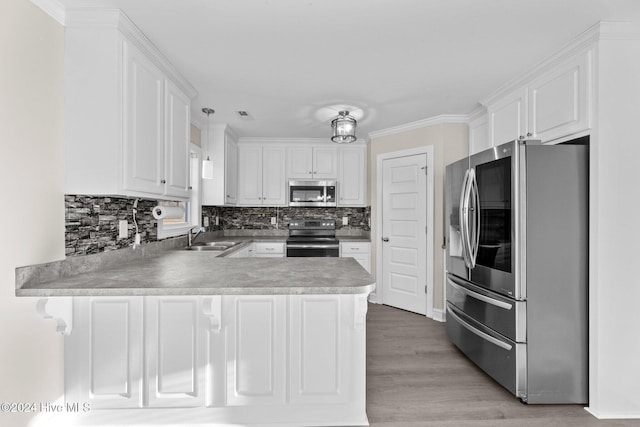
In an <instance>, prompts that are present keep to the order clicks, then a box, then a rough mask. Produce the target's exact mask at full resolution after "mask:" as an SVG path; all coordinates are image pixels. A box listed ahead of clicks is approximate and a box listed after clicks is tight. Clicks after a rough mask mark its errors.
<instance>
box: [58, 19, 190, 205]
mask: <svg viewBox="0 0 640 427" xmlns="http://www.w3.org/2000/svg"><path fill="white" fill-rule="evenodd" d="M65 19H66V23H65V117H66V120H65V126H66V130H65V173H66V176H65V193H67V194H96V195H99V194H104V195H123V196H131V197H162V198H165V199H176V200H180V199H185V198H187V197H189V180H188V178H189V166H188V165H189V149H188V144H189V134H190V113H189V110H190V104H191V99H192V98H193V97H195V96H196V94H197V92H196V91H195V89H194V88H193V87H192V86H191V85H190V84H189V83H188V82H187V81H186V80H184V78H183V77H182V76H181V75H180V74H179V73H178V72H177V70H175V68H174V67H173V66H172V65H171V64H170V63H169V62H168V61H167V60H166V58H164V57H163V56H162V54H161V53H160V52H159V51H158V50H157V49H156V48H155V47H154V46H153V45H151V43H150V42H149V41H148V40H147V39H146V38H145V37H144V35H142V33H140V31H139V30H138V29H137V28H136V27H135V25H134V24H133V23H132V22H131V21H129V19H128V18H127V17H126V16H125V15H124V14H122V12H120V11H119V10H115V9H113V10H104V9H96V10H68V11H67V13H66V18H65ZM96 22H99V23H100V25H96V24H95V23H96Z"/></svg>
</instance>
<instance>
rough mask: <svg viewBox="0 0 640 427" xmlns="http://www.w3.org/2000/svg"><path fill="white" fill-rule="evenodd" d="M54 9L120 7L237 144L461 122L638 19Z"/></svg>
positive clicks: (113, 3)
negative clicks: (591, 32)
mask: <svg viewBox="0 0 640 427" xmlns="http://www.w3.org/2000/svg"><path fill="white" fill-rule="evenodd" d="M58 1H59V2H60V3H62V5H63V6H64V7H67V8H68V7H115V8H119V9H122V10H123V11H124V13H125V14H126V15H127V16H128V17H129V18H131V20H132V21H133V22H134V23H135V24H136V25H137V26H138V27H139V28H140V29H141V30H142V32H143V33H144V34H145V35H146V36H147V37H148V38H149V39H150V40H151V41H152V42H153V43H154V44H155V45H156V47H157V48H158V49H159V50H160V51H161V52H163V53H164V55H165V56H166V57H167V58H168V59H169V61H171V62H172V63H173V64H174V65H175V66H176V67H177V68H178V70H180V72H181V73H182V74H183V75H184V76H185V78H186V79H187V80H188V81H189V82H190V83H191V84H192V85H193V86H194V87H195V88H196V90H197V91H198V92H199V95H198V97H197V98H196V99H194V101H193V116H194V118H195V119H196V120H198V121H199V122H200V123H206V116H205V115H204V114H203V113H202V112H201V109H202V107H210V108H213V109H214V110H215V111H216V112H215V114H214V115H212V116H211V122H215V123H228V124H229V125H230V126H231V127H232V128H233V129H234V130H235V131H236V133H237V134H238V135H239V136H241V137H284V138H328V137H329V134H330V123H329V122H330V120H331V119H332V118H333V117H335V116H336V115H337V113H338V111H339V110H341V109H348V110H351V111H354V112H355V115H356V118H358V136H359V137H362V136H366V135H367V134H368V133H369V132H373V131H379V130H384V129H388V128H392V127H395V126H401V125H403V124H407V123H411V122H414V121H419V120H423V119H427V118H430V117H435V116H438V115H442V114H467V113H470V112H471V111H473V110H474V109H475V108H476V107H477V106H478V100H480V99H482V98H484V97H486V96H488V95H490V94H491V93H492V92H493V91H495V90H496V89H497V88H499V87H500V86H501V85H503V84H505V83H506V82H507V81H508V80H510V79H512V78H514V77H516V76H517V75H519V74H521V73H523V72H524V71H526V70H527V67H530V66H532V65H534V64H536V63H538V62H540V61H541V60H542V59H544V58H545V57H547V56H549V55H551V54H552V53H554V52H555V51H557V50H558V49H559V48H560V47H561V46H562V45H564V44H566V43H568V42H569V41H570V40H572V39H573V38H574V37H576V36H577V35H579V34H580V33H582V32H583V31H585V30H586V29H587V28H589V27H591V26H592V25H594V24H595V23H596V22H598V21H601V20H611V21H640V1H639V0H341V1H338V0H181V1H175V0H58ZM238 110H245V111H248V112H249V113H250V115H251V120H243V119H241V118H239V117H238V115H237V114H236V111H238Z"/></svg>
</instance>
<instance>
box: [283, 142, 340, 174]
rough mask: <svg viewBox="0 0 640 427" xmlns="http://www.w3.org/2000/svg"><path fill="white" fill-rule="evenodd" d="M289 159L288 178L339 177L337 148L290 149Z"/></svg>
mask: <svg viewBox="0 0 640 427" xmlns="http://www.w3.org/2000/svg"><path fill="white" fill-rule="evenodd" d="M287 159H288V160H287V172H288V176H287V178H291V179H336V178H337V177H338V149H337V148H336V147H335V146H329V147H309V146H307V147H289V148H288V149H287Z"/></svg>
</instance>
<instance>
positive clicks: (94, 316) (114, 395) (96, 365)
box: [65, 297, 205, 409]
mask: <svg viewBox="0 0 640 427" xmlns="http://www.w3.org/2000/svg"><path fill="white" fill-rule="evenodd" d="M74 317H75V318H76V319H82V320H81V321H78V322H76V324H75V327H74V332H73V334H71V335H70V337H69V338H68V339H67V340H66V341H65V352H66V354H67V355H68V356H67V361H69V359H70V358H72V359H73V361H74V362H73V363H71V364H69V363H67V364H66V371H65V372H66V373H65V382H66V398H67V400H68V401H74V399H75V401H77V402H81V401H88V402H89V403H91V407H92V408H93V409H100V408H136V407H181V408H184V407H193V406H201V405H202V404H203V403H204V393H203V390H204V371H203V369H202V368H203V366H204V361H205V352H204V350H205V349H204V347H203V345H202V343H203V338H204V335H203V333H204V331H203V328H202V322H203V316H202V302H201V298H198V297H95V298H89V297H86V298H77V299H76V300H74Z"/></svg>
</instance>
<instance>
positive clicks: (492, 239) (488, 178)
mask: <svg viewBox="0 0 640 427" xmlns="http://www.w3.org/2000/svg"><path fill="white" fill-rule="evenodd" d="M523 147H524V146H521V145H520V144H519V143H518V142H517V141H514V142H511V143H508V144H503V145H500V146H498V147H495V148H493V149H490V150H486V151H483V152H481V153H478V154H476V155H474V156H471V158H470V164H469V174H468V182H467V183H466V187H465V188H468V191H467V192H466V193H467V198H466V200H465V197H464V194H463V197H462V199H463V200H462V201H461V205H462V211H461V218H463V219H464V220H463V222H465V224H463V226H462V228H463V233H462V234H463V235H464V236H466V239H464V240H465V245H466V246H465V248H466V249H467V250H468V252H469V255H470V258H471V265H470V266H469V267H470V271H469V279H470V280H471V281H472V282H474V283H476V284H478V285H480V286H483V287H485V288H488V289H490V290H492V291H495V292H498V293H500V294H503V295H507V296H509V297H511V298H515V299H518V300H520V299H525V298H526V295H525V294H524V291H522V290H521V289H520V287H519V286H518V282H519V281H518V280H517V279H518V271H516V270H517V268H518V267H517V266H518V262H517V261H518V259H517V258H518V241H517V239H516V236H517V235H518V205H519V200H518V194H519V189H518V188H517V187H518V182H519V180H518V179H517V177H518V173H519V170H520V165H519V161H520V158H521V157H523V156H524V155H523V154H521V152H522V150H523Z"/></svg>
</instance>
